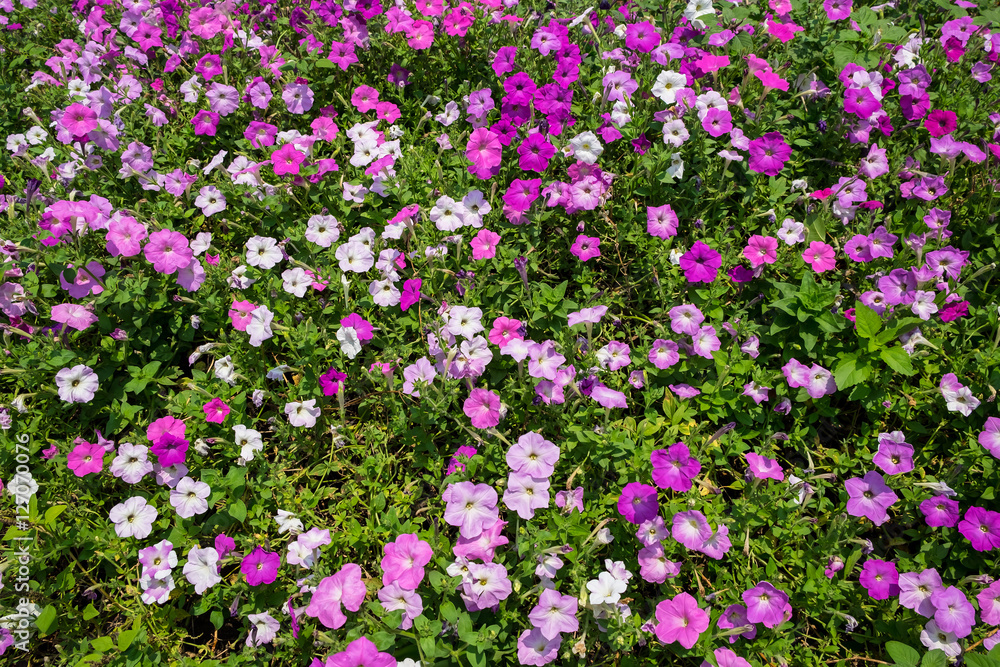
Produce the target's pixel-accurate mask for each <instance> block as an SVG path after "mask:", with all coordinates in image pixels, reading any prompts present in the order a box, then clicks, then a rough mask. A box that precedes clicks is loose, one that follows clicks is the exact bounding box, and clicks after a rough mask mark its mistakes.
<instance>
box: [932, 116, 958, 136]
mask: <svg viewBox="0 0 1000 667" xmlns="http://www.w3.org/2000/svg"><path fill="white" fill-rule="evenodd" d="M924 129H926V130H927V131H928V132H930V135H931V136H932V137H935V138H937V137H943V136H945V135H946V134H951V133H952V132H954V131H955V130H957V129H958V115H957V114H956V113H955V112H954V111H948V110H946V109H935V110H934V111H932V112H930V113H929V114H927V118H925V119H924Z"/></svg>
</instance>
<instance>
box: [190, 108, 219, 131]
mask: <svg viewBox="0 0 1000 667" xmlns="http://www.w3.org/2000/svg"><path fill="white" fill-rule="evenodd" d="M191 124H192V125H194V133H195V136H202V135H204V136H208V137H214V136H215V135H216V132H217V131H218V127H219V114H217V113H215V112H213V111H205V110H204V109H202V110H201V111H199V112H198V113H196V114H195V115H194V118H192V119H191Z"/></svg>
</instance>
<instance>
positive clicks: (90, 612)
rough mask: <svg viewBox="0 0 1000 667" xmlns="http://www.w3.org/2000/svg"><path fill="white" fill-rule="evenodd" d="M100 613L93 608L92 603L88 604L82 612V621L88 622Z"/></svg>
mask: <svg viewBox="0 0 1000 667" xmlns="http://www.w3.org/2000/svg"><path fill="white" fill-rule="evenodd" d="M100 613H101V612H99V611H97V608H96V607H94V605H93V603H91V604H88V605H87V607H86V609H84V610H83V620H85V621H89V620H90V619H92V618H94V617H95V616H97V615H98V614H100Z"/></svg>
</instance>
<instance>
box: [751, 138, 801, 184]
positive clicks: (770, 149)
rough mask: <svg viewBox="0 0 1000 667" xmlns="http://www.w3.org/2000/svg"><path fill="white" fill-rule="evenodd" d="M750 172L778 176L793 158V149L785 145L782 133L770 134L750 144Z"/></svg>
mask: <svg viewBox="0 0 1000 667" xmlns="http://www.w3.org/2000/svg"><path fill="white" fill-rule="evenodd" d="M749 150H750V164H749V167H750V171H753V172H757V173H759V174H764V175H766V176H777V175H778V173H779V172H780V171H781V170H782V169H784V168H785V162H786V161H787V160H788V158H790V157H791V156H792V147H791V146H789V145H788V144H786V143H785V138H784V137H783V136H781V133H780V132H768V133H767V134H765V135H764V136H762V137H760V138H758V139H754V140H753V141H751V142H750V148H749Z"/></svg>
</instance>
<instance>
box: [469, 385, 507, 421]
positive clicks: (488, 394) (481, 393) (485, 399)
mask: <svg viewBox="0 0 1000 667" xmlns="http://www.w3.org/2000/svg"><path fill="white" fill-rule="evenodd" d="M462 410H463V411H464V412H465V416H466V417H468V418H469V419H470V420H471V421H472V425H473V426H475V427H476V428H493V427H494V426H496V425H497V424H499V423H500V396H498V395H497V394H496V393H495V392H492V391H488V390H486V389H473V390H472V393H471V394H470V395H469V397H468V398H467V399H465V403H464V404H463V405H462Z"/></svg>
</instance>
